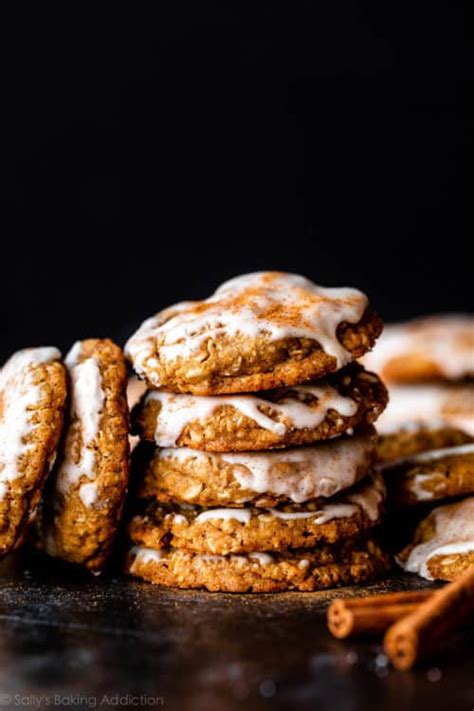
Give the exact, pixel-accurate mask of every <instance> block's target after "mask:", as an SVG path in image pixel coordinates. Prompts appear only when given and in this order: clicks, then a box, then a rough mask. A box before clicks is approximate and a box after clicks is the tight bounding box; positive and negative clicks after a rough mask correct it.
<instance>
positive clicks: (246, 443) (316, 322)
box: [125, 272, 389, 592]
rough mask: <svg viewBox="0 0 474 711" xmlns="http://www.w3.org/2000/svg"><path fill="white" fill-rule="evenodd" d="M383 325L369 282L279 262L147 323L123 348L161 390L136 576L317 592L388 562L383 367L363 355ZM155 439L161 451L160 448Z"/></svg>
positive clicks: (136, 546) (151, 401)
mask: <svg viewBox="0 0 474 711" xmlns="http://www.w3.org/2000/svg"><path fill="white" fill-rule="evenodd" d="M381 330H382V323H381V321H380V319H379V317H378V316H377V315H376V314H375V312H374V311H373V310H372V309H370V308H369V306H368V300H367V298H366V296H365V295H364V294H362V293H361V292H360V291H358V290H356V289H347V288H344V289H335V288H323V287H320V286H317V285H315V284H313V283H312V282H311V281H309V280H308V279H305V278H304V277H302V276H298V275H292V274H284V273H280V272H262V273H256V274H248V275H245V276H241V277H237V278H235V279H232V280H230V281H228V282H226V283H225V284H223V285H222V286H221V287H219V288H218V289H217V291H216V292H215V293H214V294H213V295H212V296H211V297H210V298H208V299H206V300H205V301H199V302H183V303H180V304H177V305H176V306H172V307H170V308H168V309H165V310H164V311H162V312H160V313H158V314H157V315H156V316H155V317H153V318H151V319H148V320H147V321H145V322H144V323H143V325H142V326H141V327H140V328H139V330H138V331H137V333H135V334H134V335H133V336H132V337H131V338H130V340H129V341H128V343H127V346H126V354H127V356H128V358H129V359H130V360H131V362H132V364H133V366H134V368H135V371H136V372H137V374H138V375H139V376H140V377H142V378H145V379H146V381H147V383H148V385H149V388H150V389H149V390H148V392H147V393H146V394H145V396H144V397H143V399H142V401H141V403H140V404H139V405H138V406H137V408H136V409H135V413H134V423H135V428H136V430H137V432H138V434H139V435H140V437H141V439H142V440H144V442H152V443H153V445H152V446H151V449H152V452H151V454H149V455H147V456H145V455H144V452H145V450H147V446H146V445H145V444H143V445H141V446H139V447H138V448H137V455H136V463H137V468H138V469H140V470H141V473H139V472H138V471H137V472H136V481H135V492H134V496H133V497H132V498H133V500H132V501H131V502H130V508H131V510H132V513H133V515H132V516H131V517H130V520H129V522H128V527H127V531H128V536H129V538H130V541H131V547H130V550H129V552H128V555H127V559H126V563H125V569H126V571H127V572H129V573H131V574H132V575H136V576H138V577H142V578H144V579H146V580H149V581H151V582H155V583H159V584H162V585H166V586H175V587H184V588H186V587H189V588H190V587H198V588H200V587H202V588H207V589H209V590H213V591H217V590H222V591H229V592H244V591H255V592H267V591H268V592H269V591H277V590H317V589H322V588H327V587H332V586H334V585H337V584H347V583H350V582H362V581H367V580H371V579H373V578H375V577H376V576H378V575H380V574H382V573H383V572H385V571H386V570H387V569H388V567H389V562H388V558H387V556H386V555H385V553H384V552H383V551H382V550H381V549H380V548H379V546H378V545H377V543H376V542H375V540H374V539H373V537H372V536H371V533H370V530H371V529H372V528H373V527H374V526H375V525H376V524H377V523H379V521H380V518H381V515H382V509H383V503H384V496H385V490H384V485H383V482H382V481H381V479H380V478H379V477H378V476H377V475H376V474H374V473H373V471H372V464H373V460H374V455H375V444H374V428H373V427H372V423H373V422H374V421H375V420H376V419H377V417H378V415H379V414H380V413H381V412H382V410H383V408H384V407H385V405H386V401H387V393H386V390H385V387H384V386H383V384H382V382H381V381H380V380H379V378H378V377H377V376H375V375H373V374H372V373H368V372H367V371H365V370H364V368H363V367H362V366H360V365H358V364H357V363H355V362H354V361H355V359H356V358H359V357H361V356H362V355H363V354H364V353H366V352H367V351H368V350H369V349H371V348H372V347H373V345H374V343H375V340H376V338H377V337H378V335H379V334H380V332H381ZM149 448H150V445H149V446H148V449H149Z"/></svg>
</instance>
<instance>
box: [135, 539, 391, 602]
mask: <svg viewBox="0 0 474 711" xmlns="http://www.w3.org/2000/svg"><path fill="white" fill-rule="evenodd" d="M390 567H391V566H390V559H389V557H388V556H387V555H386V554H385V553H384V552H383V551H382V550H381V548H380V547H379V546H378V544H377V543H375V541H373V540H372V539H370V538H369V539H362V540H357V541H344V542H343V543H342V544H340V545H337V546H326V545H325V546H320V547H318V548H314V549H308V550H304V551H291V552H288V553H271V554H269V553H262V552H254V553H250V554H247V555H227V556H221V555H202V554H197V553H192V552H190V551H184V550H177V549H173V548H164V549H160V550H154V549H152V548H143V547H141V546H134V547H133V548H132V549H131V550H130V551H129V553H128V555H127V559H126V562H125V566H124V568H125V572H127V573H129V574H130V575H134V576H137V577H139V578H143V579H144V580H147V581H149V582H151V583H156V584H158V585H163V586H165V587H178V588H204V589H206V590H209V591H210V592H219V591H220V592H235V593H245V592H258V593H265V592H282V591H284V590H299V591H301V592H310V591H314V590H325V589H327V588H332V587H336V586H338V585H350V584H357V583H368V582H370V581H372V580H376V579H377V578H380V577H382V576H383V575H386V574H387V573H388V572H389V570H390Z"/></svg>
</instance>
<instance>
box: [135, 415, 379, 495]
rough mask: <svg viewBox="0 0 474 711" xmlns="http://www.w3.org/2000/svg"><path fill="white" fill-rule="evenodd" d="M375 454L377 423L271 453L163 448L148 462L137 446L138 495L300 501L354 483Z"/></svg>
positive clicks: (155, 452)
mask: <svg viewBox="0 0 474 711" xmlns="http://www.w3.org/2000/svg"><path fill="white" fill-rule="evenodd" d="M374 455H375V430H374V429H373V428H372V427H371V428H369V429H368V430H367V431H365V432H363V433H356V434H354V435H353V436H346V437H338V438H337V439H335V440H330V441H327V442H322V443H320V444H318V445H317V446H315V447H294V448H292V449H283V450H277V451H268V452H235V453H234V452H229V453H216V452H199V451H198V450H195V449H188V448H171V447H170V448H167V449H160V448H157V449H156V450H155V451H154V454H153V456H152V458H151V459H150V460H149V461H147V459H146V458H145V461H144V466H143V464H142V462H141V461H140V460H141V456H140V451H139V450H137V454H136V462H137V465H136V470H135V471H136V475H137V478H138V479H139V481H140V485H139V487H138V492H137V494H138V496H139V497H140V498H154V499H157V500H158V501H161V502H163V503H167V502H173V501H180V502H183V503H187V504H195V505H198V506H244V505H246V504H247V505H249V504H250V505H252V506H258V507H260V506H263V507H272V506H276V505H277V504H285V503H298V504H300V503H304V502H306V501H311V500H314V499H319V498H327V497H329V496H334V495H335V494H337V493H338V492H340V491H342V490H344V489H347V488H348V487H350V486H353V485H354V484H355V483H357V482H358V481H359V480H360V479H361V478H362V477H364V476H365V475H366V474H367V473H368V472H369V470H370V469H371V466H372V463H373V461H374ZM142 468H143V469H144V475H142V476H141V477H140V476H139V470H140V469H142Z"/></svg>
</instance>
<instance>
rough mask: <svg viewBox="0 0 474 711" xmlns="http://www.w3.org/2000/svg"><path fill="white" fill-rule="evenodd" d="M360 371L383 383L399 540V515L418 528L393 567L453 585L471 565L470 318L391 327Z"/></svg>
mask: <svg viewBox="0 0 474 711" xmlns="http://www.w3.org/2000/svg"><path fill="white" fill-rule="evenodd" d="M364 363H365V365H366V366H367V367H370V368H373V369H374V370H375V371H376V372H378V373H379V374H380V375H381V376H382V377H383V378H384V380H386V381H387V382H388V383H389V388H390V403H389V405H388V407H387V410H386V411H385V412H384V414H383V415H382V417H381V418H380V421H379V422H378V423H377V428H378V430H379V432H380V434H381V437H380V442H379V445H378V455H379V459H380V460H381V462H382V467H381V468H382V472H383V475H384V478H385V481H386V484H387V487H388V499H389V503H390V504H391V506H392V508H393V510H394V515H395V516H396V518H397V530H398V533H400V527H399V525H398V524H399V514H400V511H401V510H403V511H404V516H403V520H404V521H409V519H410V517H413V518H414V520H415V522H418V527H417V529H416V531H415V533H414V536H413V540H412V542H411V543H410V544H409V545H408V546H406V547H405V548H404V549H403V550H402V552H401V553H400V554H399V556H398V561H399V563H400V564H401V565H402V567H403V568H404V569H405V570H407V571H409V572H416V573H419V574H420V575H422V576H423V577H425V578H428V579H433V578H440V579H445V580H452V579H454V578H455V577H457V576H458V575H460V574H461V573H462V572H463V571H464V570H465V569H466V568H467V567H470V566H471V565H473V564H474V528H473V519H472V511H473V509H472V507H473V504H474V496H473V495H474V437H473V435H474V318H473V317H472V316H468V315H463V316H461V315H444V316H430V317H426V318H421V319H417V320H415V321H411V322H408V323H405V324H396V325H389V326H388V327H387V328H386V331H385V332H384V334H383V336H382V338H381V339H380V342H379V343H378V344H377V349H376V351H375V352H374V353H371V354H369V355H367V356H366V357H365V358H364ZM462 497H467V498H462ZM439 504H442V505H439ZM433 506H435V508H433ZM426 508H428V509H431V511H430V512H429V513H428V516H426ZM407 514H408V516H407ZM424 516H426V517H425V518H423V517H424ZM420 518H421V521H420Z"/></svg>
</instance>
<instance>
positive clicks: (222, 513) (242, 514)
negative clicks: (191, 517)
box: [195, 508, 252, 523]
mask: <svg viewBox="0 0 474 711" xmlns="http://www.w3.org/2000/svg"><path fill="white" fill-rule="evenodd" d="M251 517H252V514H251V512H250V509H227V508H222V509H208V510H207V511H203V512H202V513H200V514H198V515H197V516H196V519H195V521H196V522H197V523H205V522H206V521H212V520H215V519H219V520H222V521H229V520H233V521H240V523H249V521H250V519H251Z"/></svg>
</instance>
